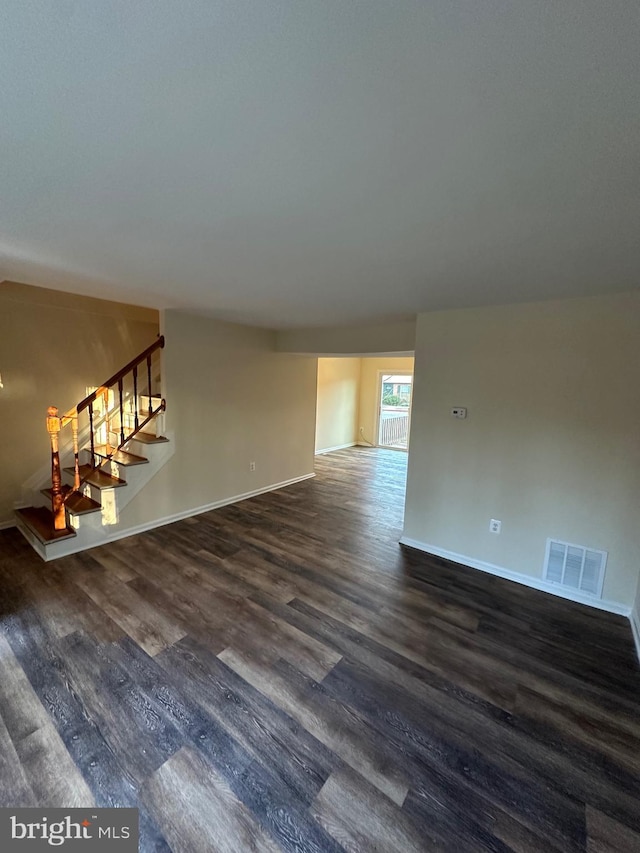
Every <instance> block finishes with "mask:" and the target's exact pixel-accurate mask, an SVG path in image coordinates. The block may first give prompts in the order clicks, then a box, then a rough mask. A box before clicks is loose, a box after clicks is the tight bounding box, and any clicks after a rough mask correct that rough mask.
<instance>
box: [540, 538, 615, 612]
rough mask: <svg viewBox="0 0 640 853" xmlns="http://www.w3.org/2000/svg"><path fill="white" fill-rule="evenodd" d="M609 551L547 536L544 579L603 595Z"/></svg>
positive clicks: (594, 594) (590, 593)
mask: <svg viewBox="0 0 640 853" xmlns="http://www.w3.org/2000/svg"><path fill="white" fill-rule="evenodd" d="M606 564H607V552H606V551H596V550H595V548H587V547H586V546H584V545H573V544H571V543H570V542H560V541H558V540H557V539H547V553H546V555H545V560H544V579H545V580H546V581H549V583H556V584H559V585H560V586H563V587H565V588H566V589H573V590H576V592H582V593H584V594H585V595H592V596H594V598H602V585H603V583H604V570H605V566H606Z"/></svg>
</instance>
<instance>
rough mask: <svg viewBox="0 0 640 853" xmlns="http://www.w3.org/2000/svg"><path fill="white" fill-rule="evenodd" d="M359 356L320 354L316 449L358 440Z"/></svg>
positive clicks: (321, 450)
mask: <svg viewBox="0 0 640 853" xmlns="http://www.w3.org/2000/svg"><path fill="white" fill-rule="evenodd" d="M361 361H362V359H359V358H319V359H318V397H317V405H316V453H321V452H323V451H327V450H330V449H337V448H339V447H345V446H348V445H352V444H355V443H356V441H357V440H358V403H359V393H360V365H361Z"/></svg>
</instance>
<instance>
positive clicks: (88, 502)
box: [42, 486, 102, 515]
mask: <svg viewBox="0 0 640 853" xmlns="http://www.w3.org/2000/svg"><path fill="white" fill-rule="evenodd" d="M62 489H63V492H64V494H65V506H66V508H67V509H68V510H69V512H70V513H71V514H72V515H86V514H87V513H89V512H97V511H98V510H100V509H102V504H101V503H100V502H99V501H94V499H93V498H90V497H89V496H88V495H83V494H82V492H74V491H73V489H72V487H71V486H63V487H62ZM69 493H71V494H69ZM42 494H43V495H45V496H46V497H48V498H50V497H51V489H42ZM67 495H68V497H67Z"/></svg>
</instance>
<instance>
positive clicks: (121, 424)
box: [118, 379, 124, 444]
mask: <svg viewBox="0 0 640 853" xmlns="http://www.w3.org/2000/svg"><path fill="white" fill-rule="evenodd" d="M118 398H119V400H120V444H124V407H123V405H122V379H118Z"/></svg>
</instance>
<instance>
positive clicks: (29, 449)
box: [0, 282, 158, 523]
mask: <svg viewBox="0 0 640 853" xmlns="http://www.w3.org/2000/svg"><path fill="white" fill-rule="evenodd" d="M157 333H158V313H157V311H151V310H149V309H146V308H135V307H133V306H130V305H120V304H119V303H116V302H107V301H103V300H100V299H91V298H88V297H83V296H72V295H70V294H67V293H61V292H59V291H55V290H46V289H44V288H39V287H29V286H27V285H24V284H14V283H12V282H3V283H2V284H0V374H1V375H2V381H3V384H4V387H3V388H1V389H0V523H4V522H10V521H12V520H13V508H14V503H15V502H16V501H20V500H21V494H22V484H23V483H24V482H25V481H26V480H27V479H28V478H29V477H31V476H32V475H33V474H35V472H36V471H38V470H39V469H40V468H41V467H42V466H43V465H46V464H47V460H48V459H49V458H50V450H49V439H48V436H47V431H46V422H45V418H46V412H47V407H48V406H50V405H55V406H58V408H59V409H60V411H66V410H67V409H69V408H71V407H72V406H73V405H74V404H75V403H77V402H79V401H80V400H81V399H82V398H83V397H84V396H85V394H86V388H87V386H88V385H98V384H100V383H101V382H103V381H104V380H106V379H107V378H108V377H109V376H110V375H112V374H113V373H114V372H115V371H116V370H118V368H120V367H122V366H123V365H124V364H126V362H127V361H129V360H130V359H131V358H132V357H133V356H135V355H136V354H137V353H138V352H141V351H142V350H143V349H144V348H145V347H147V346H149V344H151V343H153V341H154V340H155V337H156V335H157Z"/></svg>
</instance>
